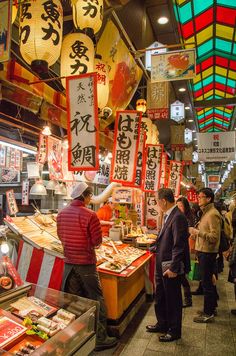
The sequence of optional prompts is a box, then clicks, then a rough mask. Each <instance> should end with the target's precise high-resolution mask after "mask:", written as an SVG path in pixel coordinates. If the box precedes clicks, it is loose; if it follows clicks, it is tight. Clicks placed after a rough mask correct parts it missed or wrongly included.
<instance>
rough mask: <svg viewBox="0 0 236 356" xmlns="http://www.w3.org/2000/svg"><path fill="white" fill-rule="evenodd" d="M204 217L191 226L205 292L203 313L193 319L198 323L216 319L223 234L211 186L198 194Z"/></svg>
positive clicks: (190, 229)
mask: <svg viewBox="0 0 236 356" xmlns="http://www.w3.org/2000/svg"><path fill="white" fill-rule="evenodd" d="M198 199H199V206H200V208H201V210H202V213H203V214H202V217H201V219H200V222H199V224H198V228H197V229H196V228H191V227H190V228H189V232H190V234H191V235H192V236H195V238H196V244H195V249H196V251H197V256H198V260H199V267H200V273H201V278H202V288H203V293H204V308H203V311H202V313H201V314H200V315H199V316H197V317H195V318H194V319H193V320H194V322H196V323H207V322H209V321H212V320H213V319H214V312H215V309H216V306H217V295H216V292H215V286H214V284H213V279H212V278H213V275H214V273H215V269H216V256H217V253H218V251H219V245H220V234H221V222H222V221H221V216H220V213H219V212H218V211H217V210H216V208H215V207H214V193H213V191H212V189H210V188H202V189H201V190H200V191H199V194H198Z"/></svg>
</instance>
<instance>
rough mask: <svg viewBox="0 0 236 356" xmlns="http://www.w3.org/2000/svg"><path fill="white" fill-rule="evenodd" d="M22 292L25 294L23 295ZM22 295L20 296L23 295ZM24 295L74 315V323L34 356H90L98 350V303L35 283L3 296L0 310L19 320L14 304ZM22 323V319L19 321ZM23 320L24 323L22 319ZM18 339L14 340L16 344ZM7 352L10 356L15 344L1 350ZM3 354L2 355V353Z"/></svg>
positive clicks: (39, 349)
mask: <svg viewBox="0 0 236 356" xmlns="http://www.w3.org/2000/svg"><path fill="white" fill-rule="evenodd" d="M20 291H22V293H21V292H20ZM20 293H21V294H20ZM22 296H27V297H31V296H33V297H36V298H39V299H40V300H41V301H43V302H44V303H47V304H48V305H50V306H53V307H55V308H56V309H57V310H58V309H60V308H63V310H66V311H68V312H70V313H73V314H74V315H75V320H74V321H72V322H71V323H70V324H69V325H68V326H67V327H65V329H63V330H61V331H59V332H57V333H56V334H55V335H54V336H52V337H51V338H49V339H48V340H46V341H44V342H43V343H41V344H40V346H39V347H38V348H37V349H36V350H35V351H33V352H32V353H31V354H32V355H37V356H41V355H45V356H46V355H51V356H57V355H63V356H67V355H80V356H83V355H88V354H89V353H90V352H92V351H93V349H94V348H95V341H96V324H97V313H98V308H99V304H98V302H96V301H93V300H90V299H86V298H81V297H78V296H76V295H72V294H68V293H63V292H60V291H57V290H54V289H50V288H43V287H40V286H36V285H34V284H31V285H29V284H28V285H27V286H21V287H18V288H15V289H13V290H12V293H9V292H8V293H7V295H6V294H5V295H4V293H3V294H1V296H0V308H2V309H4V310H3V311H2V314H3V315H5V316H8V317H9V316H10V315H11V316H12V319H13V320H15V321H16V318H15V316H14V315H13V314H10V313H11V312H12V306H11V304H12V303H13V302H15V301H16V300H17V299H19V298H22ZM18 320H19V318H18ZM21 321H23V320H21ZM17 342H18V340H16V341H15V344H16V343H17ZM2 349H4V350H0V351H1V352H4V351H7V355H11V354H12V355H13V354H15V353H13V351H14V345H13V347H12V345H11V347H10V348H9V347H8V348H7V347H2ZM1 352H0V354H1Z"/></svg>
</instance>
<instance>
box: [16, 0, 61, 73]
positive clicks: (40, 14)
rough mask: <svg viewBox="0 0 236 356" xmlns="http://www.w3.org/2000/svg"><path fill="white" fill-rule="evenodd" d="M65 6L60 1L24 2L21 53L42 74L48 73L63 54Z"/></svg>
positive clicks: (20, 25) (21, 19) (21, 13)
mask: <svg viewBox="0 0 236 356" xmlns="http://www.w3.org/2000/svg"><path fill="white" fill-rule="evenodd" d="M62 24H63V9H62V5H61V2H60V0H46V1H45V0H34V1H28V2H23V3H21V4H20V24H19V36H20V52H21V55H22V57H23V58H24V60H25V61H26V63H28V64H29V65H31V66H32V69H33V70H34V71H36V72H38V73H42V72H46V71H47V70H48V66H51V65H53V64H54V63H55V62H56V60H57V59H58V58H59V56H60V51H61V42H62Z"/></svg>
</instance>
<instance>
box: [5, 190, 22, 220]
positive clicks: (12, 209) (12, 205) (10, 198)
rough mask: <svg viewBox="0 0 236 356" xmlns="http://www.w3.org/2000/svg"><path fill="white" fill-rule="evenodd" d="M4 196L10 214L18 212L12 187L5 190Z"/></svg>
mask: <svg viewBox="0 0 236 356" xmlns="http://www.w3.org/2000/svg"><path fill="white" fill-rule="evenodd" d="M6 197H7V205H8V209H9V213H10V215H16V213H18V211H19V210H18V207H17V204H16V199H15V194H14V190H13V189H10V190H7V191H6Z"/></svg>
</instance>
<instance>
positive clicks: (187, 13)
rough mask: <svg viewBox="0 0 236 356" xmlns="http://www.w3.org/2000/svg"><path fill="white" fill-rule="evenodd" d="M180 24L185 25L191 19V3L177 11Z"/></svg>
mask: <svg viewBox="0 0 236 356" xmlns="http://www.w3.org/2000/svg"><path fill="white" fill-rule="evenodd" d="M179 15H180V22H181V23H185V22H187V21H189V20H190V19H191V18H192V9H191V1H190V2H188V3H187V4H186V5H184V6H182V7H181V8H180V9H179Z"/></svg>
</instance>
